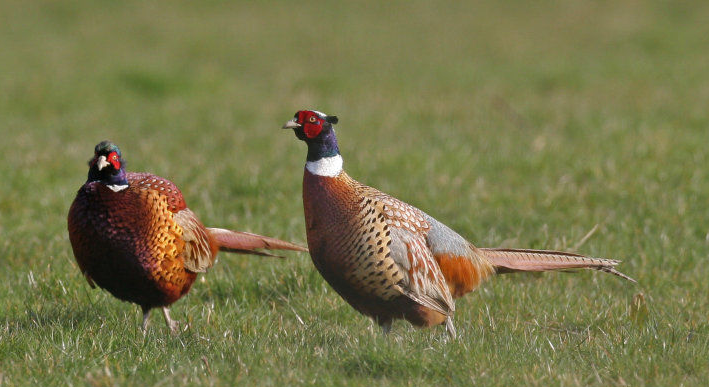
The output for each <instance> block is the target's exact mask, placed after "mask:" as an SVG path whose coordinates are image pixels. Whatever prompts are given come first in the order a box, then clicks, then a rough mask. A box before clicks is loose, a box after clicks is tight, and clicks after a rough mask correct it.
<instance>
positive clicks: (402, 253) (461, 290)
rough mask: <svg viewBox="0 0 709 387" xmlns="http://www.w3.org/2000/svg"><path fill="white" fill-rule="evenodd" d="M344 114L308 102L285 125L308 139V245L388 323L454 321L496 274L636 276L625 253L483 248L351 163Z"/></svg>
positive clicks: (352, 298)
mask: <svg viewBox="0 0 709 387" xmlns="http://www.w3.org/2000/svg"><path fill="white" fill-rule="evenodd" d="M337 121H338V120H337V117H334V116H328V115H326V114H323V113H321V112H318V111H313V110H302V111H299V112H297V113H296V114H295V116H294V118H293V120H291V121H289V122H287V123H286V124H285V125H284V126H283V128H285V129H293V130H294V132H295V135H296V137H298V138H299V139H300V140H303V141H305V142H306V143H307V144H308V155H307V159H306V160H307V162H306V166H305V172H304V176H303V207H304V210H305V223H306V231H307V237H308V247H309V249H310V255H311V257H312V259H313V263H314V264H315V267H316V268H317V269H318V271H319V272H320V273H321V274H322V276H323V277H324V278H325V280H326V281H327V282H328V283H329V284H330V285H331V286H332V287H333V288H334V289H335V290H336V291H337V292H338V293H339V294H340V295H341V296H342V298H344V299H345V300H346V301H347V302H348V303H349V304H350V305H352V306H353V307H354V308H355V309H356V310H358V311H359V312H361V313H363V314H365V315H367V316H370V317H372V318H373V319H374V320H375V321H377V322H378V323H379V324H380V325H381V326H382V328H383V329H384V331H385V332H386V331H388V330H389V329H390V327H391V322H392V320H394V319H400V318H401V319H406V320H408V321H409V322H411V323H412V324H414V325H416V326H422V327H423V326H432V325H438V324H443V323H445V324H446V328H447V330H448V332H449V334H451V335H452V336H455V328H454V326H453V322H452V317H453V313H454V311H455V303H454V301H453V299H454V298H457V297H461V296H462V295H464V294H466V293H468V292H471V291H472V290H474V289H475V288H477V287H478V286H479V285H480V283H481V282H482V281H483V280H485V279H486V278H488V277H489V276H491V275H492V274H494V273H496V272H513V271H546V270H565V269H574V268H591V269H597V270H601V271H605V272H608V273H612V274H615V275H618V276H621V277H623V278H625V279H629V280H632V279H630V278H629V277H627V276H625V275H624V274H622V273H620V272H618V271H616V270H615V269H614V268H613V267H614V266H615V265H616V264H618V261H615V260H608V259H598V258H588V257H584V256H580V255H576V254H569V253H563V252H555V251H538V250H518V249H479V248H477V247H475V246H474V245H473V244H472V243H470V242H468V241H467V240H465V239H464V238H463V237H461V236H460V235H458V234H457V233H456V232H455V231H453V230H451V229H450V228H448V227H447V226H445V225H444V224H442V223H440V222H439V221H437V220H436V219H434V218H433V217H431V216H429V215H428V214H426V213H424V212H423V211H421V210H419V209H418V208H415V207H413V206H411V205H409V204H407V203H404V202H402V201H400V200H398V199H396V198H394V197H392V196H390V195H387V194H385V193H383V192H381V191H378V190H376V189H374V188H371V187H368V186H366V185H364V184H361V183H359V182H357V181H356V180H354V179H352V178H351V177H350V176H349V175H348V174H347V173H346V172H345V171H344V170H343V169H342V157H341V155H340V152H339V148H338V146H337V139H336V137H335V131H334V129H333V125H334V124H335V123H337Z"/></svg>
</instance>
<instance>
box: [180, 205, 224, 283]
mask: <svg viewBox="0 0 709 387" xmlns="http://www.w3.org/2000/svg"><path fill="white" fill-rule="evenodd" d="M174 219H175V222H176V223H177V225H178V226H180V227H181V228H182V239H183V240H184V241H185V249H184V250H183V251H182V257H183V259H184V260H185V268H186V269H187V270H189V271H192V272H195V273H203V272H206V271H207V269H209V268H210V267H212V266H213V265H214V261H215V258H216V256H217V250H218V247H217V245H216V244H215V243H214V242H213V240H212V238H210V237H209V235H208V234H207V229H206V228H205V227H204V225H203V224H202V223H201V222H200V221H199V219H197V216H195V214H194V212H192V210H190V209H189V208H185V209H184V210H181V211H178V212H177V213H175V215H174Z"/></svg>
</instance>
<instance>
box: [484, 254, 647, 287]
mask: <svg viewBox="0 0 709 387" xmlns="http://www.w3.org/2000/svg"><path fill="white" fill-rule="evenodd" d="M479 250H480V251H482V252H483V253H484V254H485V257H486V258H487V259H488V260H489V261H490V262H491V263H492V264H493V265H495V268H496V269H497V272H498V273H513V272H519V271H551V270H570V269H594V270H599V271H602V272H605V273H610V274H613V275H617V276H618V277H621V278H624V279H626V280H628V281H631V282H637V281H635V280H634V279H632V278H630V277H628V276H627V275H625V274H623V273H621V272H619V271H618V270H616V269H615V268H614V266H616V265H617V264H619V263H620V261H618V260H615V259H604V258H593V257H586V256H583V255H580V254H574V253H566V252H562V251H551V250H526V249H494V248H481V249H479Z"/></svg>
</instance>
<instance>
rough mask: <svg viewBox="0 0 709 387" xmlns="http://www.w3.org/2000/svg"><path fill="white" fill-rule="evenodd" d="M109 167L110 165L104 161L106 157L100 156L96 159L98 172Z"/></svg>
mask: <svg viewBox="0 0 709 387" xmlns="http://www.w3.org/2000/svg"><path fill="white" fill-rule="evenodd" d="M109 165H110V164H109V163H108V161H106V156H103V155H101V156H99V157H98V160H97V161H96V167H98V170H99V171H100V170H102V169H104V168H106V167H107V166H109Z"/></svg>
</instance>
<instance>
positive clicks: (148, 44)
mask: <svg viewBox="0 0 709 387" xmlns="http://www.w3.org/2000/svg"><path fill="white" fill-rule="evenodd" d="M463 3H465V2H443V1H418V0H415V1H389V2H374V1H372V2H364V1H351V2H346V3H344V4H337V5H335V4H331V2H314V1H304V2H297V3H296V2H286V1H272V2H248V3H247V2H243V4H242V3H236V2H223V1H202V2H192V1H179V2H178V1H169V2H168V1H165V2H140V1H80V0H74V1H64V2H56V1H43V2H42V1H40V2H37V1H34V2H27V1H18V0H5V1H2V2H0V47H1V49H0V138H1V139H0V235H1V236H2V238H0V266H1V267H2V270H0V273H1V274H0V386H21V385H96V386H103V385H194V384H204V385H236V384H237V383H238V384H239V385H266V386H268V385H271V386H274V385H275V386H287V385H362V386H371V385H375V386H399V385H426V386H428V385H471V384H473V383H474V384H476V385H485V386H509V385H537V386H549V385H563V386H588V385H632V386H646V385H647V386H652V385H657V386H666V385H684V386H691V385H704V384H705V383H706V380H709V360H708V359H709V321H708V319H707V311H709V297H707V295H708V294H709V285H707V280H706V279H707V278H709V265H706V264H705V262H706V260H707V256H708V255H709V242H707V240H709V236H708V235H709V222H708V218H707V211H706V204H707V201H706V196H707V192H709V172H708V168H707V165H709V156H708V154H707V150H706V146H707V140H708V139H709V137H707V128H708V127H709V117H708V115H707V112H708V110H707V106H709V72H707V71H706V63H709V51H708V50H707V49H706V48H707V47H708V46H709V24H707V23H706V20H707V19H708V18H709V6H707V5H706V4H705V2H701V1H680V2H670V1H653V2H650V1H648V2H640V1H628V2H617V1H596V2H586V1H563V2H555V1H541V2H533V1H508V2H496V1H485V2H479V3H478V4H475V5H470V4H463ZM501 3H502V4H501ZM306 107H312V108H317V109H319V110H323V111H325V112H327V113H330V114H337V115H338V116H339V117H340V124H339V125H338V127H339V130H338V135H339V139H340V145H341V150H342V153H343V155H344V157H345V160H346V164H345V167H346V168H347V170H348V171H349V172H350V174H351V175H352V176H354V177H355V178H357V179H359V180H360V181H362V182H364V183H367V184H370V185H373V186H375V187H378V188H380V189H382V190H384V191H385V192H389V193H391V194H393V195H395V196H397V197H399V198H401V199H403V200H406V201H408V202H410V203H412V204H414V205H416V206H419V207H421V208H422V209H424V210H426V211H427V212H429V213H430V214H431V215H433V216H435V217H437V218H438V219H439V220H441V221H443V222H445V223H447V224H448V225H450V226H451V227H453V228H454V229H456V230H457V231H458V232H460V233H461V234H462V235H464V236H466V237H468V238H470V240H471V241H473V242H474V243H476V244H477V245H481V246H508V247H529V248H554V249H573V248H574V246H575V245H576V244H577V243H578V242H579V241H580V240H581V239H582V238H583V236H584V235H585V234H586V233H587V232H588V231H589V230H591V229H592V228H593V227H594V226H595V225H599V227H598V230H597V231H596V232H595V234H594V235H593V236H592V238H590V239H589V240H588V241H587V242H586V243H585V244H583V245H582V246H580V247H578V249H577V251H578V252H581V253H585V254H591V255H594V256H603V257H616V258H620V259H623V260H624V262H623V264H622V270H623V271H624V272H626V273H627V274H629V275H631V276H633V277H635V278H637V279H638V281H639V285H638V286H633V285H632V284H630V283H627V282H623V281H620V280H619V279H618V278H615V277H612V276H607V275H603V274H601V273H590V272H582V273H578V274H574V275H569V274H544V275H529V276H521V275H520V276H504V277H499V278H495V279H493V280H492V281H490V282H488V283H486V284H485V285H484V286H482V287H481V288H480V289H479V290H478V291H477V292H475V293H473V294H470V295H468V296H466V297H465V298H463V299H461V300H460V301H459V302H458V304H457V313H456V325H457V328H458V332H459V334H460V339H459V340H456V341H446V340H445V333H444V330H443V329H442V328H438V329H431V330H424V331H422V330H416V329H414V328H412V327H411V326H409V325H408V324H405V323H402V322H399V323H396V324H395V325H394V329H393V332H392V334H391V335H389V336H388V337H383V336H382V335H381V334H380V333H379V332H378V330H377V329H374V328H373V326H372V324H371V323H370V322H369V321H368V320H367V319H366V318H365V317H363V316H361V315H359V314H357V313H356V312H355V311H353V310H352V309H351V308H350V307H349V306H347V305H346V304H345V303H344V302H343V301H342V300H341V299H340V298H339V297H338V296H337V295H336V294H335V293H334V292H333V291H332V290H331V289H330V288H329V287H328V286H327V285H326V284H325V283H324V281H323V280H322V279H321V277H320V276H319V274H318V273H317V272H316V271H315V269H314V268H313V267H312V264H311V263H310V259H309V257H307V256H306V255H297V254H290V255H289V259H287V260H285V261H279V260H271V259H263V258H259V257H245V256H230V255H222V256H221V258H220V261H219V263H218V264H217V265H216V267H215V268H214V269H213V270H211V271H210V272H209V273H208V274H207V275H205V276H203V277H201V278H202V279H203V280H199V281H198V282H197V283H196V284H195V286H194V287H193V290H192V292H191V293H190V294H189V295H188V296H186V297H184V298H183V299H182V300H180V301H179V302H177V303H176V304H175V305H174V306H173V308H172V314H173V317H175V318H177V319H179V320H182V321H183V322H187V323H188V325H189V329H188V330H187V331H186V332H184V333H183V334H181V335H179V336H171V335H170V334H169V333H168V331H167V329H166V328H165V326H164V323H163V321H162V317H161V316H160V315H159V313H154V316H153V319H152V325H151V327H150V329H149V332H148V334H147V335H146V336H145V337H143V335H142V334H141V333H140V332H139V330H138V326H139V323H140V314H139V312H138V308H137V307H135V306H133V305H130V304H127V303H123V302H120V301H117V300H115V299H113V298H112V297H110V296H109V295H107V294H106V293H105V292H102V291H97V290H93V291H92V290H90V289H89V287H88V285H87V284H86V282H85V281H84V279H83V278H82V276H81V275H80V273H79V271H78V269H77V267H76V264H75V262H74V259H73V256H72V253H71V249H70V246H69V242H68V238H67V233H66V218H65V217H66V214H67V211H68V208H69V205H70V203H71V201H72V200H73V197H74V194H75V192H76V190H77V189H78V188H79V186H80V185H81V184H82V183H83V182H84V180H85V175H86V172H87V166H86V161H87V160H88V159H89V157H90V156H91V154H92V149H93V146H94V145H95V144H96V143H97V142H99V141H100V140H104V139H111V140H113V141H115V142H116V143H118V144H119V145H120V146H121V148H122V150H123V153H124V156H125V157H126V158H127V160H128V162H129V165H128V167H129V169H130V170H135V171H150V172H153V173H156V174H159V175H161V176H165V177H167V178H170V179H171V180H173V181H174V182H175V183H176V184H178V186H180V187H181V189H182V190H183V193H184V195H185V197H186V199H187V202H188V204H189V205H190V207H191V208H192V209H193V210H194V211H195V212H196V213H197V214H198V215H199V216H200V217H201V219H202V220H203V221H204V223H205V224H208V225H212V226H220V227H231V228H235V229H241V230H250V231H253V232H259V233H264V234H268V235H273V236H277V237H281V238H285V239H290V240H294V241H297V242H300V243H304V238H305V237H304V224H303V218H302V205H301V198H300V182H301V173H302V165H303V163H304V158H305V147H304V145H303V144H302V143H299V142H298V141H296V140H295V139H294V138H293V135H292V133H288V132H285V131H282V130H280V129H279V128H280V126H281V125H282V123H283V122H285V121H286V120H287V119H289V118H290V117H292V114H293V113H294V112H295V111H296V110H299V109H301V108H306ZM638 293H643V294H644V296H645V300H646V308H647V310H648V314H647V317H646V318H643V314H642V312H640V313H634V312H631V304H632V299H633V296H634V295H636V294H638Z"/></svg>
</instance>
